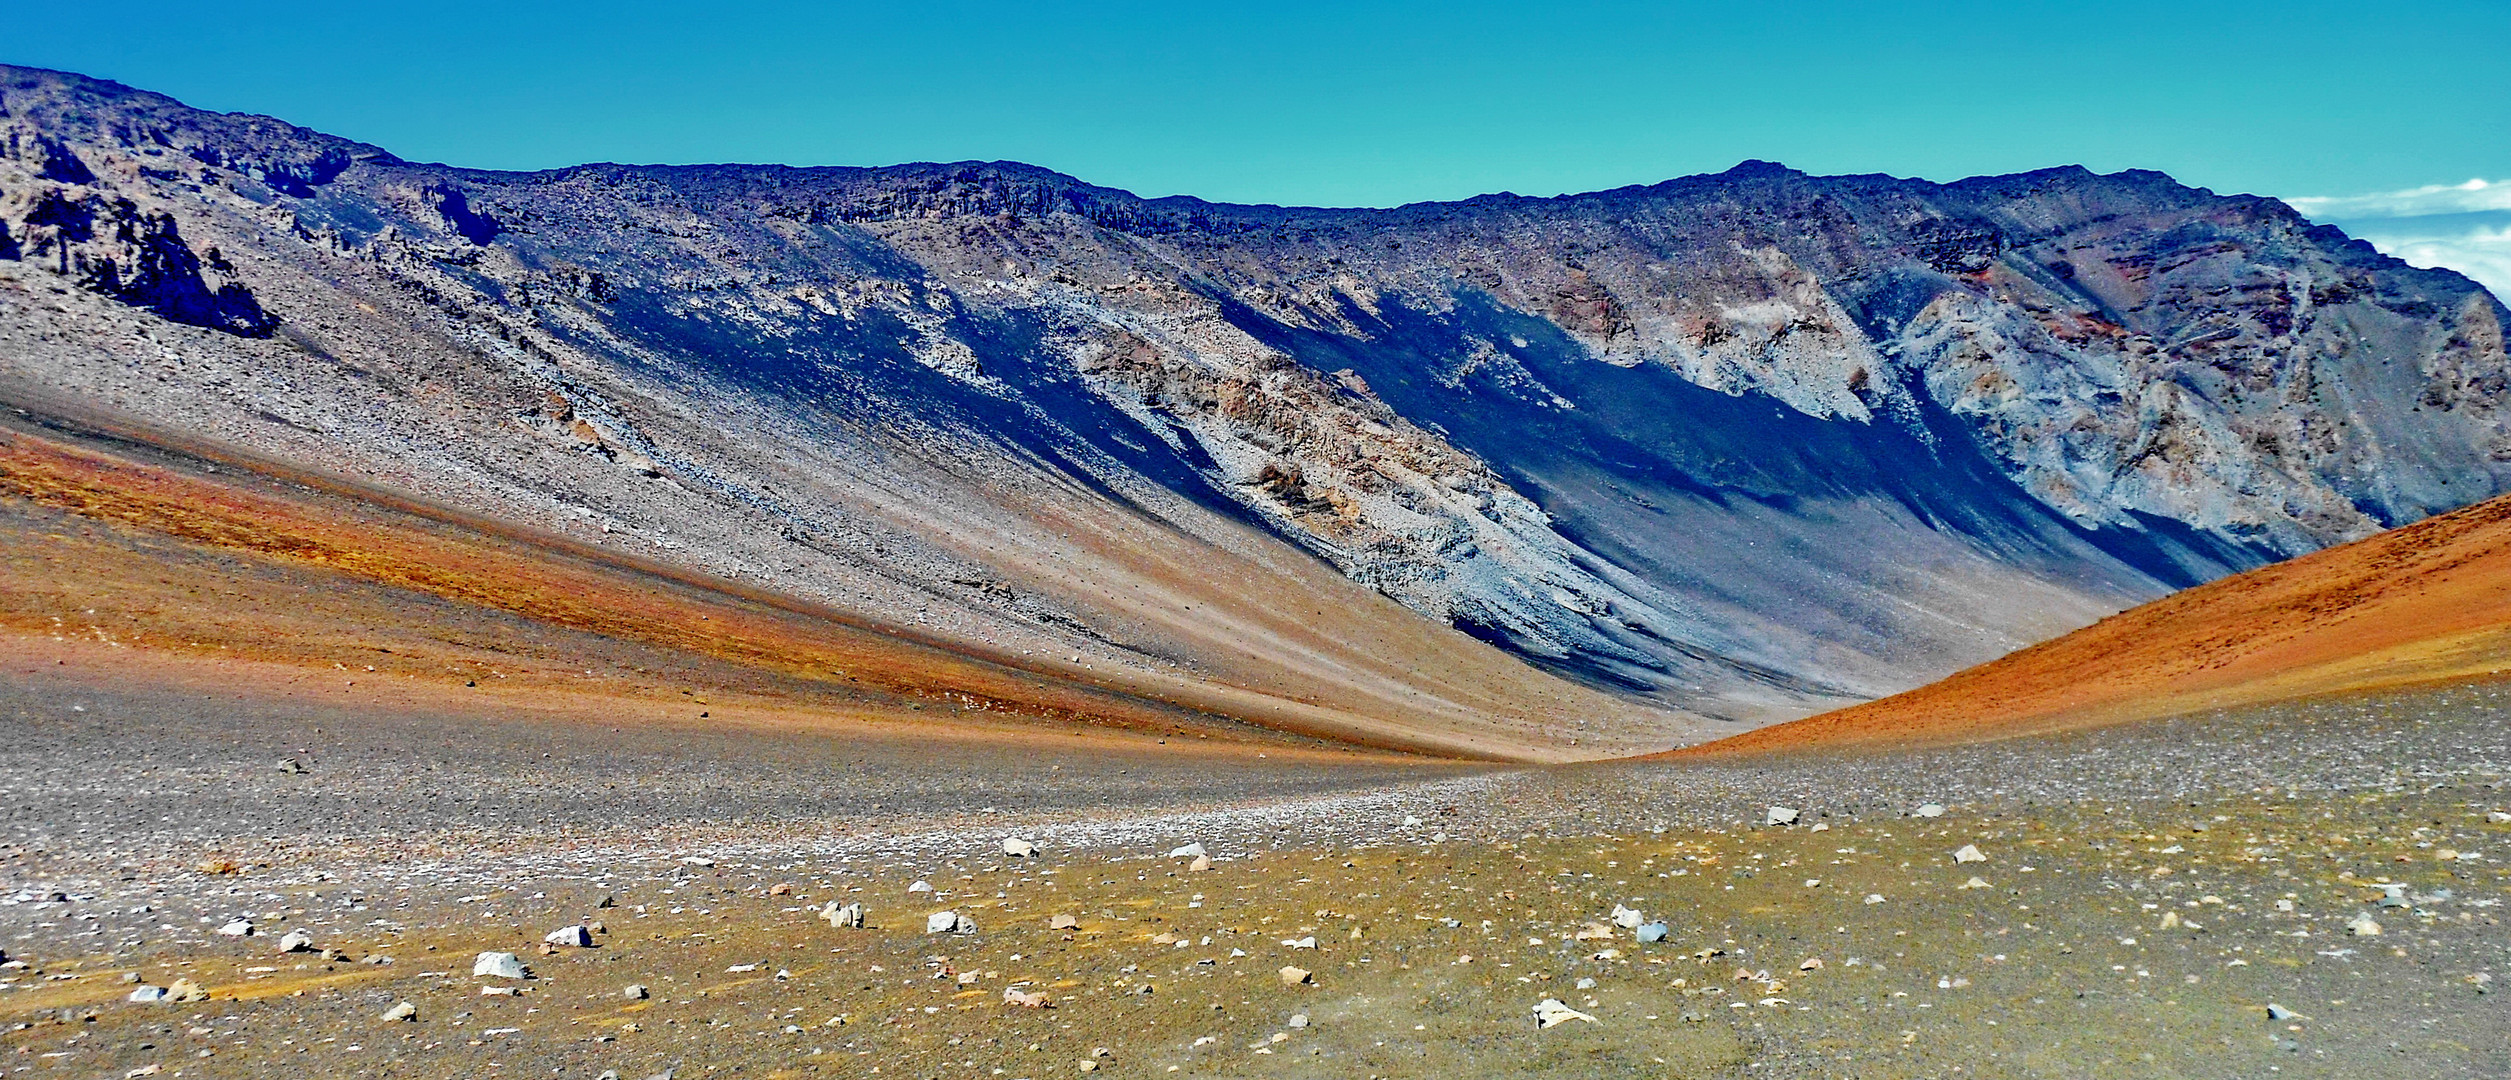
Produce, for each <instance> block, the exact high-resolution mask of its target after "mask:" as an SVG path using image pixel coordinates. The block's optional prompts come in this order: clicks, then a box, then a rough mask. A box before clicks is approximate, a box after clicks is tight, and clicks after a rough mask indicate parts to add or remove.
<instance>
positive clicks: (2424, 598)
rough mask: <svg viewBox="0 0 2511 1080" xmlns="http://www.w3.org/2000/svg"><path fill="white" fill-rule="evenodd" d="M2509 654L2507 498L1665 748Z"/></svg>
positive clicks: (2074, 706)
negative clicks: (1714, 737)
mask: <svg viewBox="0 0 2511 1080" xmlns="http://www.w3.org/2000/svg"><path fill="white" fill-rule="evenodd" d="M2506 672H2511V498H2504V499H2493V500H2489V501H2487V502H2484V503H2480V504H2478V505H2476V506H2471V507H2468V508H2466V509H2463V510H2457V511H2453V512H2451V513H2448V514H2444V515H2441V516H2438V517H2434V518H2429V519H2426V520H2424V521H2420V522H2417V523H2415V524H2413V525H2410V526H2407V527H2405V528H2402V529H2395V530H2391V531H2389V532H2385V533H2382V534H2380V535H2378V536H2374V537H2371V538H2370V539H2366V540H2358V541H2355V542H2353V543H2351V544H2344V545H2340V546H2338V547H2334V548H2330V549H2328V550H2326V551H2319V552H2314V553H2312V554H2310V555H2306V556H2303V557H2301V558H2297V559H2292V560H2288V561H2286V562H2282V563H2278V564H2276V565H2274V566H2268V567H2262V568H2260V569H2257V570H2251V571H2248V572H2246V573H2241V574H2236V575H2234V576H2232V577H2228V578H2224V579H2222V580H2219V581H2213V582H2208V583H2207V584H2205V585H2201V586H2198V587H2196V588H2193V589H2189V590H2186V591H2183V592H2179V593H2174V594H2172V595H2171V596H2168V597H2165V598H2163V599H2161V600H2157V601H2154V602H2153V603H2150V604H2145V605H2142V606H2140V607H2137V608H2134V609H2131V610H2129V611H2125V612H2122V613H2120V614H2117V615H2114V616H2111V617H2109V618H2106V619H2103V620H2101V621H2100V622H2098V623H2095V624H2093V625H2091V626H2088V627H2085V628H2084V629H2081V630H2078V631H2075V632H2074V633H2071V634H2068V635H2066V636H2064V637H2060V638H2057V639H2055V640H2052V641H2045V642H2042V643H2040V644H2038V645H2034V646H2032V647H2030V648H2028V649H2024V650H2022V651H2020V652H2016V653H2014V654H2012V655H2009V656H2004V657H2000V658H1998V659H1996V660H1993V661H1990V662H1989V663H1986V664H1982V665H1980V666H1978V667H1975V668H1971V669H1969V670H1967V671H1963V672H1959V673H1957V674H1955V675H1953V676H1951V677H1949V678H1945V679H1942V680H1939V681H1937V682H1933V683H1929V684H1928V685H1926V686H1922V687H1919V688H1918V689H1915V690H1911V691H1909V692H1907V693H1902V694H1895V695H1893V696H1891V697H1888V698H1884V699H1882V700H1880V701H1871V702H1867V703H1865V704H1863V705H1857V706H1853V707H1850V708H1846V709H1840V710H1837V711H1834V712H1828V713H1824V714H1822V715H1819V716H1811V717H1807V718H1805V719H1803V720H1798V721H1794V722H1792V723H1786V724H1778V725H1774V726H1771V727H1765V728H1759V729H1756V730H1753V731H1749V732H1746V733H1744V734H1741V735H1736V736H1732V737H1730V738H1727V739H1722V740H1719V741H1717V742H1715V743H1710V744H1707V745H1704V746H1695V747H1690V748H1687V749H1684V750H1681V751H1676V752H1675V753H1676V754H1678V755H1714V754H1724V753H1739V752H1750V751H1757V750H1773V749H1783V748H1795V747H1805V746H1823V747H1833V746H1840V745H1845V744H1858V743H1864V744H1924V743H1937V742H1949V741H1963V740H1976V739H1989V738H2003V737H2008V736H2013V735H2022V734H2028V733H2031V732H2037V731H2050V730H2060V729H2067V728H2076V727H2089V726H2095V725H2100V724H2110V723H2119V722H2122V721H2128V720H2142V719H2149V718H2154V717H2162V716H2176V715H2181V714H2185V713H2193V712H2198V711H2201V710H2207V709H2228V708H2238V707H2243V706H2251V705H2260V704H2267V703H2274V702H2288V701H2297V700H2301V699H2305V698H2311V697H2316V696H2321V695H2327V694H2337V693H2360V692H2366V691H2393V690H2398V689H2400V688H2406V687H2421V686H2424V685H2426V684H2442V685H2447V684H2455V683H2467V682H2494V681H2498V680H2500V679H2501V678H2502V677H2503V675H2504V674H2505V673H2506Z"/></svg>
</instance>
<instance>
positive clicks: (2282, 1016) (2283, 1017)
mask: <svg viewBox="0 0 2511 1080" xmlns="http://www.w3.org/2000/svg"><path fill="white" fill-rule="evenodd" d="M2301 1015H2302V1014H2300V1013H2297V1012H2294V1011H2293V1010H2291V1009H2288V1008H2285V1007H2284V1006H2282V1005H2278V1004H2276V1003H2275V1002H2272V1001H2270V1002H2268V1003H2267V1019H2269V1020H2272V1021H2275V1022H2277V1023H2283V1022H2284V1021H2287V1020H2292V1019H2295V1018H2297V1017H2299V1016H2301Z"/></svg>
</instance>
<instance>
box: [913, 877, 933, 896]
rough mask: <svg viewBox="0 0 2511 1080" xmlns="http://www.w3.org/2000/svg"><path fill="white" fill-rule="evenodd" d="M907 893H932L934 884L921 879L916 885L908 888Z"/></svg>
mask: <svg viewBox="0 0 2511 1080" xmlns="http://www.w3.org/2000/svg"><path fill="white" fill-rule="evenodd" d="M907 891H908V892H911V893H920V892H932V891H933V883H932V882H930V881H925V880H923V879H921V878H919V879H917V880H916V881H915V883H914V884H911V885H908V886H907Z"/></svg>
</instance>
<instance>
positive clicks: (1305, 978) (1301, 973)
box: [1281, 967, 1316, 986]
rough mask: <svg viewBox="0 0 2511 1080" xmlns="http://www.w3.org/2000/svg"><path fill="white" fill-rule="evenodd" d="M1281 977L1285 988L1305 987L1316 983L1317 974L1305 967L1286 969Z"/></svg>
mask: <svg viewBox="0 0 2511 1080" xmlns="http://www.w3.org/2000/svg"><path fill="white" fill-rule="evenodd" d="M1281 975H1282V985H1284V986H1305V985H1307V984H1309V983H1311V982H1314V981H1316V972H1313V971H1310V970H1308V969H1306V968H1303V967H1284V968H1282V972H1281Z"/></svg>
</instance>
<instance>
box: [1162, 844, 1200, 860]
mask: <svg viewBox="0 0 2511 1080" xmlns="http://www.w3.org/2000/svg"><path fill="white" fill-rule="evenodd" d="M1168 857H1169V858H1172V859H1200V858H1202V857H1203V845H1202V844H1200V843H1194V844H1188V845H1186V846H1184V847H1181V848H1178V849H1177V850H1175V851H1171V852H1169V853H1168Z"/></svg>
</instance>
